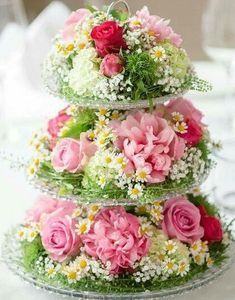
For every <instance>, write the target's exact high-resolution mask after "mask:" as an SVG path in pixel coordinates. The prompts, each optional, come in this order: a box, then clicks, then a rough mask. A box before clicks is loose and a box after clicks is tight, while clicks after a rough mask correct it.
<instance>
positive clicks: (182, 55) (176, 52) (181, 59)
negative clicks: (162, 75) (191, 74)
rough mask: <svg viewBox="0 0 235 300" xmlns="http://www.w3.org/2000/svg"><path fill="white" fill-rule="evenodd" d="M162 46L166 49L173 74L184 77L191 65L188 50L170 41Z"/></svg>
mask: <svg viewBox="0 0 235 300" xmlns="http://www.w3.org/2000/svg"><path fill="white" fill-rule="evenodd" d="M161 46H162V47H163V48H164V49H165V51H166V55H167V59H168V60H169V65H170V67H171V69H172V71H173V73H172V76H173V77H175V78H177V79H184V78H185V76H186V75H187V73H188V70H189V67H190V60H189V57H188V55H187V53H186V51H185V50H184V49H182V48H177V47H175V46H174V45H172V44H171V43H169V42H164V43H162V45H161Z"/></svg>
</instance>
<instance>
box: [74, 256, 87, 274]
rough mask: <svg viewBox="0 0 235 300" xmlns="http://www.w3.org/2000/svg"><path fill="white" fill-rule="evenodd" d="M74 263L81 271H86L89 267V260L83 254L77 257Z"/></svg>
mask: <svg viewBox="0 0 235 300" xmlns="http://www.w3.org/2000/svg"><path fill="white" fill-rule="evenodd" d="M74 264H75V265H76V267H77V270H80V271H81V272H83V273H86V272H88V271H89V269H90V265H89V261H88V259H87V258H86V257H85V256H84V255H82V256H79V257H77V258H76V260H75V261H74Z"/></svg>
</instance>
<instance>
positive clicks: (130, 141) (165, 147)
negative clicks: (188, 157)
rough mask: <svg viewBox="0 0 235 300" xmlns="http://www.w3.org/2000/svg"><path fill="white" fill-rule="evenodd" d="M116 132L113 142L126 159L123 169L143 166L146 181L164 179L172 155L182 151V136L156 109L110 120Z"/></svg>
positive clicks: (179, 155)
mask: <svg viewBox="0 0 235 300" xmlns="http://www.w3.org/2000/svg"><path fill="white" fill-rule="evenodd" d="M110 126H111V127H112V128H113V129H114V132H115V134H116V136H117V140H116V146H117V147H118V148H119V149H120V150H122V151H123V153H124V154H125V156H126V157H127V158H128V159H129V164H128V170H126V172H127V173H130V172H134V171H135V170H137V169H142V168H145V170H146V171H147V173H148V175H147V182H148V183H157V182H162V181H164V180H165V177H166V176H167V175H168V173H169V170H170V168H171V165H172V161H173V160H174V159H180V158H181V157H182V155H183V153H184V149H185V143H184V140H183V139H181V138H179V137H178V136H177V135H176V134H175V132H174V130H173V129H172V128H171V127H170V126H169V125H168V123H167V121H166V120H165V119H163V118H160V117H159V116H158V115H157V113H156V112H155V113H152V114H150V113H145V112H142V111H138V112H136V113H134V114H133V115H128V116H127V118H126V120H124V121H112V122H110Z"/></svg>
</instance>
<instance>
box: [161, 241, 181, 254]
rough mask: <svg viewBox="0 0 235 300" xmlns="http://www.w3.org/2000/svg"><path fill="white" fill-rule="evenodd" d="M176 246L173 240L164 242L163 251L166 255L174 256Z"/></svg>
mask: <svg viewBox="0 0 235 300" xmlns="http://www.w3.org/2000/svg"><path fill="white" fill-rule="evenodd" d="M177 248H178V247H177V245H176V242H174V241H173V240H169V241H166V242H165V245H164V250H165V251H166V252H167V253H168V254H174V253H175V252H176V250H177Z"/></svg>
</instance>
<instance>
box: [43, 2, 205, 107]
mask: <svg viewBox="0 0 235 300" xmlns="http://www.w3.org/2000/svg"><path fill="white" fill-rule="evenodd" d="M181 44H182V38H181V36H180V35H179V34H177V33H175V32H174V30H173V29H172V27H171V26H170V25H169V20H165V19H163V18H161V17H159V16H156V15H150V13H149V11H148V8H147V7H143V8H142V9H141V10H140V11H137V12H136V14H135V15H133V16H129V14H125V13H123V12H122V13H120V12H119V11H118V10H115V9H113V10H110V11H109V12H105V11H100V10H98V9H96V8H94V7H91V8H90V9H78V10H77V11H76V12H73V13H72V14H71V16H70V17H69V18H68V19H67V21H66V22H65V27H64V28H63V29H62V30H61V31H60V33H58V34H57V36H56V37H55V39H54V43H53V47H52V50H51V52H50V54H49V55H48V58H47V60H46V61H45V64H44V72H43V73H44V79H45V80H44V81H45V84H46V85H47V87H48V88H49V90H50V91H51V92H53V93H54V94H56V95H57V96H59V97H62V98H65V99H66V100H67V101H70V102H73V103H75V104H77V105H83V106H85V105H89V106H91V105H93V106H94V107H96V106H99V105H100V103H103V104H104V103H106V104H107V103H110V105H112V107H113V105H115V103H116V104H117V103H119V104H120V103H121V105H122V106H123V104H125V103H126V104H128V103H129V104H130V103H131V102H132V103H133V102H136V101H140V100H146V99H147V100H149V102H150V103H151V102H153V99H155V98H157V97H161V96H166V95H179V94H182V93H184V92H186V91H187V90H190V89H191V90H193V89H194V90H199V91H207V90H209V89H210V85H209V84H208V83H207V82H205V81H204V80H200V79H199V78H198V77H197V75H196V73H195V72H194V70H193V67H192V65H191V63H190V60H189V58H188V56H187V53H186V51H185V50H184V49H183V48H182V46H181Z"/></svg>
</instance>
